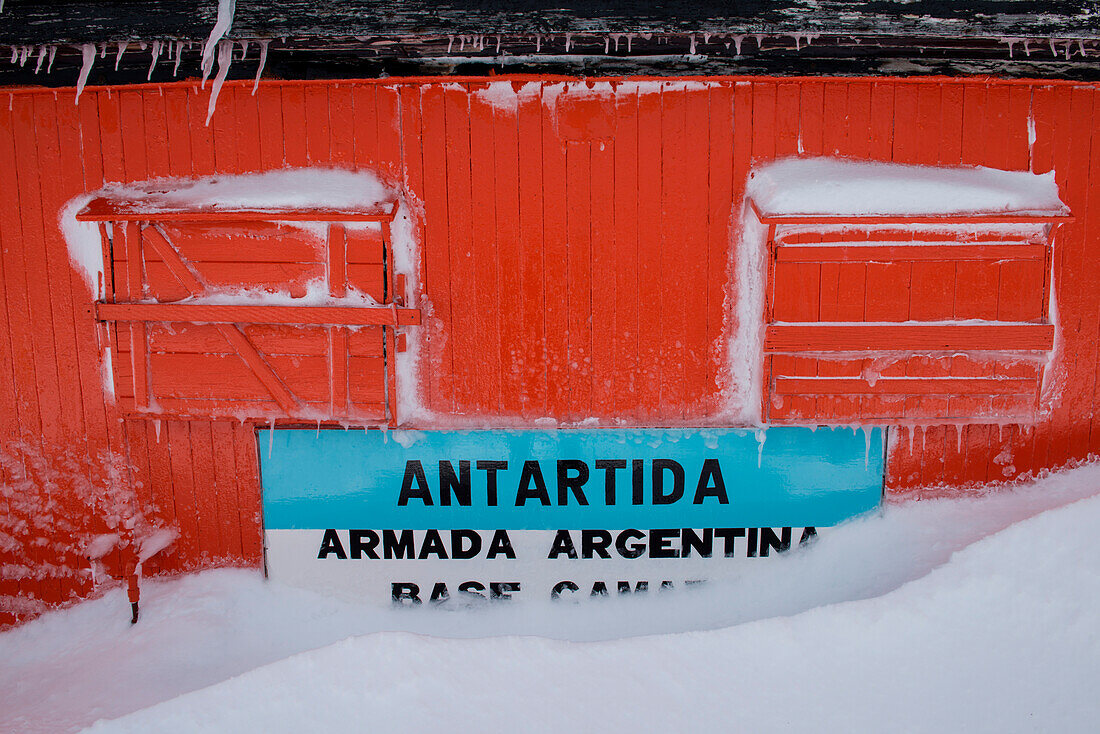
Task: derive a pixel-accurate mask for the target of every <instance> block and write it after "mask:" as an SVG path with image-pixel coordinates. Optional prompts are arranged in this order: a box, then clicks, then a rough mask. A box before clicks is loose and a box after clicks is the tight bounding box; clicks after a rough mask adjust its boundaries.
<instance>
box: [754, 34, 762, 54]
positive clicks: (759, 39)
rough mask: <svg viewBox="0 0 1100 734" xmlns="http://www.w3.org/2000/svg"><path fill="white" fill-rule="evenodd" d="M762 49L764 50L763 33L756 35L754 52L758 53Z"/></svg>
mask: <svg viewBox="0 0 1100 734" xmlns="http://www.w3.org/2000/svg"><path fill="white" fill-rule="evenodd" d="M762 48H764V34H763V33H757V34H756V50H757V51H759V50H761V49H762Z"/></svg>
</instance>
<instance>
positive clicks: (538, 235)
mask: <svg viewBox="0 0 1100 734" xmlns="http://www.w3.org/2000/svg"><path fill="white" fill-rule="evenodd" d="M541 89H542V86H541V85H540V84H539V83H536V81H531V83H529V84H525V85H524V86H522V87H520V89H519V91H518V100H517V105H518V108H519V109H518V113H517V114H518V120H517V125H518V133H517V134H518V145H519V259H520V263H519V267H520V274H519V281H520V282H519V287H520V293H521V302H522V303H521V310H520V315H521V332H522V335H524V340H522V341H515V342H513V343H511V344H508V346H509V347H511V348H514V349H517V350H521V351H522V352H525V354H524V357H522V358H521V359H522V370H521V373H520V381H521V384H522V388H521V395H520V401H521V406H522V414H524V417H526V418H531V417H540V416H544V415H548V413H549V397H548V393H547V390H548V376H547V370H548V366H549V352H548V350H547V329H546V326H547V325H546V321H544V310H546V289H544V285H543V266H542V264H543V255H544V237H543V188H542V178H543V173H542V168H543V163H542V155H543V150H544V142H543V139H542V134H543V133H542V130H543V128H542V91H541ZM555 297H557V294H555ZM505 346H506V344H503V343H502V348H504V347H505Z"/></svg>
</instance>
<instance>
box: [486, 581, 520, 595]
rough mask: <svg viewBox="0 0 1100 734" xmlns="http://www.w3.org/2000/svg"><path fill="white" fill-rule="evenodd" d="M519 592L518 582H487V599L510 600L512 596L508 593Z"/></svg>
mask: <svg viewBox="0 0 1100 734" xmlns="http://www.w3.org/2000/svg"><path fill="white" fill-rule="evenodd" d="M513 591H519V582H518V581H490V582H489V598H490V599H511V598H512V594H511V593H510V592H513Z"/></svg>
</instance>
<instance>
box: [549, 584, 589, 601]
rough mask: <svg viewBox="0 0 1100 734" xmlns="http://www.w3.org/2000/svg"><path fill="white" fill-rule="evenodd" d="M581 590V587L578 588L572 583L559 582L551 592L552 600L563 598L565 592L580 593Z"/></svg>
mask: <svg viewBox="0 0 1100 734" xmlns="http://www.w3.org/2000/svg"><path fill="white" fill-rule="evenodd" d="M580 589H581V587H579V586H577V585H576V584H574V583H573V582H572V581H559V582H558V583H556V584H554V588H553V589H551V590H550V598H551V599H558V598H560V597H561V592H563V591H566V590H569V591H580Z"/></svg>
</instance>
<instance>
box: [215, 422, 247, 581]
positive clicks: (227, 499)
mask: <svg viewBox="0 0 1100 734" xmlns="http://www.w3.org/2000/svg"><path fill="white" fill-rule="evenodd" d="M210 430H211V436H210V437H211V440H212V444H213V451H214V456H213V469H214V477H213V479H214V481H213V488H214V491H215V493H216V494H215V496H216V505H217V513H218V537H219V539H220V541H221V550H222V553H223V554H224V555H225V556H226V557H228V558H230V559H234V560H236V559H241V558H243V556H244V551H243V547H242V544H241V521H240V497H239V496H238V494H237V482H238V479H237V467H236V463H237V462H236V456H235V451H234V450H233V425H232V424H231V423H230V422H228V421H217V422H215V423H212V424H211V427H210Z"/></svg>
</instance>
